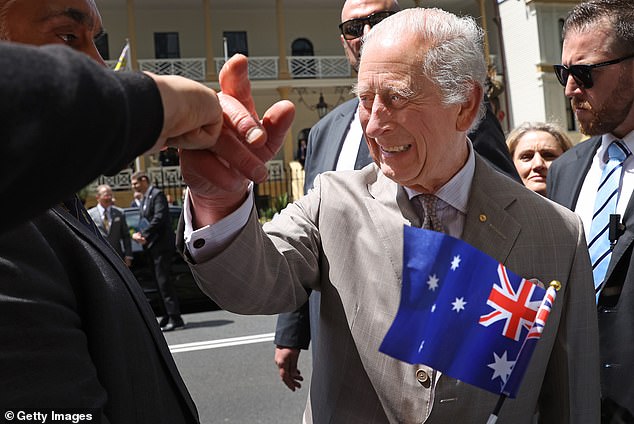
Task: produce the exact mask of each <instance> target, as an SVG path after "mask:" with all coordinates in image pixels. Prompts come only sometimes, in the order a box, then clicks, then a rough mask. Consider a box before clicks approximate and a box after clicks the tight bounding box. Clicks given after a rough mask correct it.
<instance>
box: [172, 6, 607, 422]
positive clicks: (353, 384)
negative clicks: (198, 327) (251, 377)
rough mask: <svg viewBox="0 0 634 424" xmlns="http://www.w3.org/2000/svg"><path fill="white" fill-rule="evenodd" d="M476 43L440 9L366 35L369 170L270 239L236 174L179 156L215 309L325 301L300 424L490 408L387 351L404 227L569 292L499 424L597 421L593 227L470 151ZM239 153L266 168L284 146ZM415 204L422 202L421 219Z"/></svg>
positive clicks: (449, 417)
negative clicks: (455, 241)
mask: <svg viewBox="0 0 634 424" xmlns="http://www.w3.org/2000/svg"><path fill="white" fill-rule="evenodd" d="M481 43H482V31H481V29H480V28H479V27H478V26H477V24H475V21H474V20H473V19H472V18H458V17H456V16H455V15H452V14H450V13H447V12H444V11H441V10H438V9H407V10H405V11H402V12H400V13H397V14H395V15H393V16H391V17H389V18H387V19H385V20H384V21H382V22H381V23H380V24H378V25H377V26H376V27H375V28H374V29H373V30H372V32H370V33H369V34H368V35H367V36H366V40H365V43H364V50H363V53H362V56H361V66H360V69H359V79H358V84H357V87H356V93H357V96H358V98H359V101H360V106H359V108H360V109H359V113H360V119H361V125H362V128H363V130H364V133H365V136H366V139H367V140H368V142H369V147H370V152H371V154H372V156H373V158H374V160H375V162H376V166H369V167H365V168H364V169H363V170H360V171H347V172H327V173H325V174H322V175H320V176H318V177H317V179H316V182H315V187H314V189H313V190H311V192H310V193H309V194H308V195H307V196H305V197H303V198H302V199H300V200H298V201H296V202H295V203H293V204H291V205H290V206H288V207H287V208H286V209H285V210H284V211H283V212H282V213H281V214H280V215H278V216H277V217H276V218H275V219H274V220H273V221H272V222H270V223H269V224H267V225H266V226H264V228H262V227H261V226H260V224H259V222H258V220H257V215H256V213H255V210H254V207H253V200H252V198H253V196H252V194H251V192H250V191H249V189H247V184H248V181H246V179H245V178H242V177H240V178H235V180H234V182H233V184H230V182H231V179H230V178H229V177H230V176H232V175H233V176H236V175H237V173H236V172H230V173H229V172H224V171H223V169H222V168H220V167H218V166H214V163H216V164H219V162H214V161H213V160H211V159H213V154H211V155H210V156H208V157H206V158H201V157H200V156H197V155H190V154H185V155H183V156H182V162H181V163H182V166H183V173H184V175H185V177H186V179H187V180H188V181H189V183H190V198H189V200H188V204H187V205H186V209H187V210H186V212H185V215H186V216H185V219H186V222H185V233H184V239H185V243H186V246H187V256H189V260H190V261H191V262H192V263H191V267H192V270H193V272H194V274H195V276H196V278H197V281H198V283H199V285H200V286H201V288H202V289H203V290H204V291H205V292H206V293H207V294H208V295H209V296H210V297H212V298H213V299H214V300H215V301H216V302H218V304H219V305H222V307H223V308H226V309H229V310H231V311H234V312H238V313H242V314H270V313H277V312H282V311H289V310H293V309H296V308H297V307H298V306H300V305H301V304H302V303H304V302H305V301H306V298H307V294H306V289H307V288H310V289H313V290H319V291H320V292H321V305H320V310H321V313H320V321H319V343H318V344H317V352H316V355H315V358H316V359H315V362H314V364H313V375H312V377H311V385H310V386H311V387H310V394H309V398H308V402H307V406H306V410H305V414H304V420H305V422H315V423H339V422H341V423H388V422H391V423H416V422H418V423H420V422H428V423H478V422H482V423H484V422H486V420H487V417H488V415H489V414H490V412H491V411H492V410H493V408H494V406H495V404H496V401H497V396H495V395H493V394H491V393H488V392H485V391H483V390H480V389H478V388H475V387H472V386H469V385H467V384H464V383H462V382H460V381H457V380H455V379H453V378H450V377H449V376H447V375H444V374H441V373H439V372H437V371H434V370H432V369H430V368H429V367H427V366H425V365H421V364H418V365H410V364H406V363H404V362H401V361H398V360H396V359H393V358H391V357H388V356H386V355H384V354H382V353H380V352H379V350H378V349H379V345H380V343H381V341H382V339H383V337H384V336H385V334H386V332H387V330H388V328H389V326H390V324H391V323H392V321H393V319H394V317H395V314H396V312H397V309H398V304H399V298H400V290H401V275H402V259H403V257H402V256H403V248H402V246H403V226H404V225H415V226H420V225H421V224H422V223H423V222H425V218H429V219H432V218H433V219H434V220H439V221H440V225H441V226H442V228H443V230H444V231H445V232H446V233H448V234H450V235H453V236H457V237H460V238H462V239H463V240H465V241H467V242H468V243H471V244H472V245H474V246H475V247H477V248H478V249H480V250H482V251H484V252H486V253H487V254H489V255H491V256H492V257H494V258H496V259H497V260H499V261H500V262H501V263H503V264H504V265H506V266H507V267H508V268H509V269H511V270H513V271H514V272H516V273H517V274H519V275H522V276H525V277H526V278H536V279H538V280H540V281H543V282H548V281H550V280H553V279H556V280H559V281H561V283H562V289H561V291H560V292H559V295H558V297H557V300H556V302H555V304H554V307H553V310H552V312H551V314H550V318H549V322H548V325H547V326H546V328H545V332H544V334H543V337H542V339H541V340H540V342H539V344H538V346H537V348H536V350H535V353H534V356H533V358H532V361H531V364H530V366H529V370H528V371H527V375H526V377H525V379H524V383H523V386H522V387H521V389H520V391H519V393H518V396H517V398H516V399H513V400H507V403H506V404H505V405H504V408H503V409H502V412H501V414H500V418H499V419H500V422H506V423H514V424H516V423H519V424H522V423H533V422H535V420H536V419H537V418H536V415H538V419H539V420H540V421H541V422H546V423H596V422H597V421H598V419H599V388H598V381H599V369H598V342H597V332H598V330H597V322H596V316H595V315H594V314H593V313H592V311H593V305H594V295H593V290H592V285H591V272H590V264H589V258H588V252H587V248H586V246H585V241H584V234H583V226H582V224H581V222H580V220H579V218H577V217H576V216H575V215H574V214H573V213H572V212H570V211H569V210H567V209H565V208H563V207H560V206H557V205H555V204H553V203H552V202H550V201H548V200H546V199H544V198H543V197H542V196H539V195H536V194H535V193H533V192H531V191H530V190H527V189H525V188H524V187H521V186H520V185H519V184H517V183H515V182H514V181H512V180H510V179H508V178H507V177H505V176H503V175H501V174H500V173H498V172H496V171H494V170H493V169H492V168H491V167H490V166H489V165H487V164H486V163H485V162H484V161H483V160H482V159H481V158H480V157H479V156H478V155H477V154H476V153H475V152H474V151H473V148H472V146H471V144H470V142H469V140H468V138H467V132H468V131H469V129H470V128H471V127H472V126H473V125H474V123H475V122H476V121H477V120H478V118H479V117H481V116H482V115H481V114H482V113H483V111H482V108H481V104H482V96H483V85H484V80H485V76H486V65H485V62H484V58H483V56H482V44H481ZM244 147H245V150H247V151H249V152H250V153H251V154H253V155H255V156H257V157H260V158H264V157H270V156H272V155H273V153H274V151H275V148H277V147H278V146H276V145H272V144H271V145H265V146H261V145H256V146H254V145H248V144H246V143H245V144H244ZM185 153H186V152H185ZM240 154H241V155H245V157H248V155H246V154H245V153H244V151H242V152H241V153H240ZM204 159H208V160H204ZM219 172H223V174H222V175H220V176H217V175H218V173H219ZM418 195H426V198H427V200H426V201H425V202H424V203H423V202H421V203H423V204H424V205H425V206H426V207H427V210H426V212H425V214H422V215H421V214H418V213H417V212H416V210H417V209H418V208H417V206H416V203H417V202H419V200H418V199H419V198H418V197H416V196H418ZM190 202H191V203H190ZM434 202H435V206H431V205H430V203H434ZM419 204H420V203H419ZM421 249H425V246H421Z"/></svg>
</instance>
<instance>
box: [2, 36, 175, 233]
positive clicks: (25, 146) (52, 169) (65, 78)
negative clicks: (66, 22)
mask: <svg viewBox="0 0 634 424" xmlns="http://www.w3.org/2000/svg"><path fill="white" fill-rule="evenodd" d="M141 105H143V106H141ZM0 114H1V115H2V116H3V125H2V126H1V127H0V139H2V140H3V154H2V156H1V158H0V196H2V198H4V199H11V202H12V203H13V204H19V205H20V211H21V212H20V214H15V213H14V212H13V211H10V210H6V211H5V212H4V213H3V215H2V217H1V219H0V222H1V224H0V226H1V227H0V228H1V229H5V228H9V227H11V226H12V225H14V224H15V223H17V222H18V221H20V220H24V219H28V218H30V217H32V216H33V215H35V214H36V213H37V212H39V211H43V210H45V209H46V208H48V207H50V206H51V205H53V204H54V203H56V202H59V201H61V200H62V199H63V198H65V197H66V196H68V195H70V194H71V193H73V192H75V191H77V190H79V189H80V188H82V187H84V186H86V185H87V184H88V183H90V182H91V181H92V180H93V179H94V178H96V177H97V176H98V175H100V174H103V173H107V174H111V173H116V172H118V171H119V170H120V169H121V168H122V167H123V166H125V165H126V164H127V163H129V162H130V161H132V160H133V159H134V158H135V157H136V156H137V155H139V154H141V153H143V152H144V151H146V150H147V149H149V148H150V147H151V146H152V145H153V143H154V142H155V140H156V138H157V137H158V135H159V134H160V132H161V128H162V125H163V109H162V105H161V98H160V95H159V92H158V89H157V88H156V84H155V83H154V81H153V80H152V79H151V78H149V77H147V76H145V75H143V74H132V73H128V74H126V75H122V74H121V75H118V74H115V73H113V72H112V71H109V70H107V69H105V68H103V67H101V66H99V65H98V64H96V63H95V62H94V61H92V60H90V59H88V58H87V57H86V56H85V55H83V54H79V53H76V52H74V51H72V50H70V49H68V48H64V47H59V46H55V47H53V46H50V47H41V48H35V47H27V46H22V45H12V44H9V43H0ZM43 181H48V182H50V183H52V184H47V189H46V190H42V183H43ZM33 193H38V195H37V196H34V195H33Z"/></svg>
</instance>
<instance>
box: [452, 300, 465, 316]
mask: <svg viewBox="0 0 634 424" xmlns="http://www.w3.org/2000/svg"><path fill="white" fill-rule="evenodd" d="M451 304H452V305H453V308H451V310H452V311H456V312H460V311H461V310H463V309H464V307H465V305H466V304H467V302H465V301H464V297H456V301H455V302H451Z"/></svg>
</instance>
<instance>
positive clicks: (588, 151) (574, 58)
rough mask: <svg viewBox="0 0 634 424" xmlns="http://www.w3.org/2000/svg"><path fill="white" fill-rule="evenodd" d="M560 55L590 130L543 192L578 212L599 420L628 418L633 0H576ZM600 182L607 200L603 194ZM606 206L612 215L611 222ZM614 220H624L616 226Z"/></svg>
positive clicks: (631, 412) (631, 411) (633, 302)
mask: <svg viewBox="0 0 634 424" xmlns="http://www.w3.org/2000/svg"><path fill="white" fill-rule="evenodd" d="M562 63H563V65H558V66H556V71H557V76H558V77H559V80H560V82H561V84H562V85H564V86H565V93H566V96H568V97H569V98H570V102H571V104H572V107H573V109H574V111H575V114H576V116H577V120H578V122H579V126H580V127H581V131H582V132H583V133H585V134H587V135H590V136H592V137H591V138H590V139H589V140H587V141H584V142H583V143H580V144H578V145H577V146H575V147H574V148H573V149H571V150H569V151H568V152H566V153H565V154H564V155H562V156H561V157H560V158H559V159H557V160H556V161H554V162H553V166H552V167H551V168H550V172H549V174H548V196H549V197H550V198H551V199H553V200H554V201H556V202H558V203H560V204H562V205H564V206H566V207H568V208H570V209H572V210H574V211H575V212H577V213H578V214H579V216H581V219H582V220H583V223H584V227H585V232H586V236H587V239H588V243H589V249H590V258H591V259H592V261H593V268H594V271H593V274H594V283H595V287H596V292H597V310H598V314H599V315H598V317H599V334H600V350H601V397H602V399H603V401H602V411H601V412H602V420H603V421H602V422H605V423H626V422H627V423H631V422H634V383H633V379H634V331H632V326H633V325H634V256H632V246H633V245H634V197H633V196H632V190H633V189H634V155H632V154H631V152H632V151H634V7H633V3H632V1H627V0H618V1H612V0H610V1H608V0H593V1H589V2H584V3H580V4H579V5H577V6H575V8H574V9H573V10H572V11H571V12H570V14H569V15H568V17H567V19H566V22H565V24H564V44H563V50H562ZM597 64H599V65H597ZM617 147H618V148H617ZM615 148H616V150H615ZM612 152H617V153H619V152H622V155H623V156H622V157H621V158H615V157H614V156H613V153H612ZM617 156H618V155H617ZM613 163H616V167H614V166H613V165H612V164H613ZM612 182H613V183H614V184H613V185H612V184H611V183H612ZM606 190H607V191H609V192H610V193H611V195H612V197H611V198H610V199H612V200H608V201H606V200H605V193H606ZM610 214H613V215H614V216H615V217H616V216H617V215H618V218H617V219H616V220H614V221H613V223H612V225H611V226H610V221H609V215H610ZM619 221H621V222H623V224H624V225H625V227H624V228H619V225H618V224H619ZM610 227H611V228H610Z"/></svg>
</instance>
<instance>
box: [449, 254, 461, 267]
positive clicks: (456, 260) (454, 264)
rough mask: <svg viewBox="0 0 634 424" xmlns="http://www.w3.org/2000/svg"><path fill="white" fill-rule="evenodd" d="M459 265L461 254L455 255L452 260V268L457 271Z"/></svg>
mask: <svg viewBox="0 0 634 424" xmlns="http://www.w3.org/2000/svg"><path fill="white" fill-rule="evenodd" d="M459 266H460V255H456V256H454V257H453V260H452V261H451V270H452V271H455V270H457V269H458V267H459Z"/></svg>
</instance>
